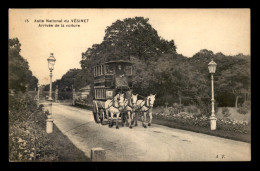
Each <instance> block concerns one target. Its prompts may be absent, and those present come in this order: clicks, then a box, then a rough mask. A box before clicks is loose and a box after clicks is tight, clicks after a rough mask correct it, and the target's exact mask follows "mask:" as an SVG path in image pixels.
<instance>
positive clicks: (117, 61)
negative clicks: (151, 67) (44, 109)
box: [104, 60, 132, 64]
mask: <svg viewBox="0 0 260 171" xmlns="http://www.w3.org/2000/svg"><path fill="white" fill-rule="evenodd" d="M113 63H127V64H132V62H131V61H127V60H113V61H107V62H104V64H113Z"/></svg>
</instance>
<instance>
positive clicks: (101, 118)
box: [100, 109, 105, 125]
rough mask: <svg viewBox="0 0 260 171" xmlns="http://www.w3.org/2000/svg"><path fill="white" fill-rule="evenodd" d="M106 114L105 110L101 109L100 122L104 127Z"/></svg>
mask: <svg viewBox="0 0 260 171" xmlns="http://www.w3.org/2000/svg"><path fill="white" fill-rule="evenodd" d="M104 120H105V113H104V110H103V109H101V110H100V121H101V124H102V125H105V121H104Z"/></svg>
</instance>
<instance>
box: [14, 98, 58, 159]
mask: <svg viewBox="0 0 260 171" xmlns="http://www.w3.org/2000/svg"><path fill="white" fill-rule="evenodd" d="M45 119H46V114H45V113H43V111H42V106H40V107H39V108H37V105H36V103H35V101H33V100H32V99H31V98H30V97H29V96H26V95H20V96H18V97H12V96H9V160H10V161H55V160H56V159H57V154H56V152H55V148H54V147H53V146H52V144H51V143H50V139H49V138H48V135H47V133H46V132H45V130H44V127H45V126H44V125H45Z"/></svg>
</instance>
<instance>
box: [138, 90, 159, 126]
mask: <svg viewBox="0 0 260 171" xmlns="http://www.w3.org/2000/svg"><path fill="white" fill-rule="evenodd" d="M155 96H156V94H155V95H152V94H150V95H149V96H147V97H146V98H145V99H144V100H137V103H136V111H137V112H138V113H142V126H143V127H144V128H147V126H146V112H147V111H148V113H149V118H150V120H149V122H148V126H151V124H152V119H153V116H152V109H153V104H154V101H155ZM135 125H136V126H137V115H136V116H135Z"/></svg>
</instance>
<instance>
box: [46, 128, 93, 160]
mask: <svg viewBox="0 0 260 171" xmlns="http://www.w3.org/2000/svg"><path fill="white" fill-rule="evenodd" d="M48 135H49V138H50V141H51V142H52V144H53V146H54V147H55V149H57V153H58V161H59V162H63V161H66V162H70V161H71V162H88V161H90V158H88V157H87V156H85V154H84V152H83V151H81V150H79V149H78V148H77V147H76V146H75V145H74V144H73V143H72V142H71V141H70V140H69V139H68V137H67V136H65V135H64V134H63V133H62V132H61V131H60V130H59V129H58V128H57V127H56V125H55V124H53V133H51V134H48Z"/></svg>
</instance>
